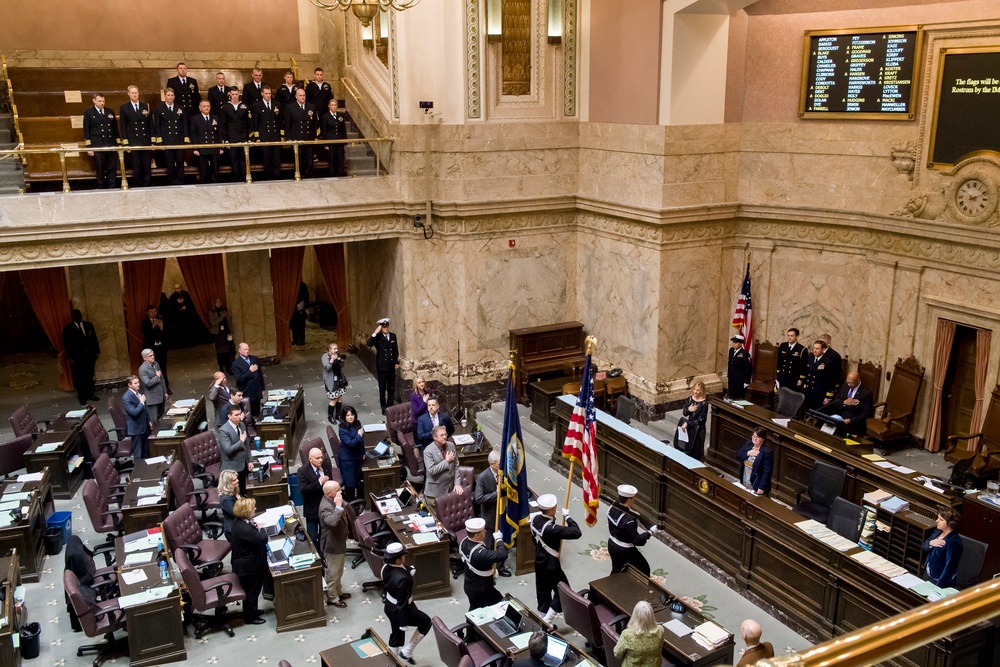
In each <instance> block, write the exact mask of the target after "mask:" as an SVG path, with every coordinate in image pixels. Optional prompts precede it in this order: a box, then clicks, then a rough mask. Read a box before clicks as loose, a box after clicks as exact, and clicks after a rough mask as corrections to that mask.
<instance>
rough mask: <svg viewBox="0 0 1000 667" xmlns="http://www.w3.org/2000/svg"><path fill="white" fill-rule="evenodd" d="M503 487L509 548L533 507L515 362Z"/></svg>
mask: <svg viewBox="0 0 1000 667" xmlns="http://www.w3.org/2000/svg"><path fill="white" fill-rule="evenodd" d="M500 472H501V474H502V477H501V478H500V489H499V493H498V494H497V511H498V512H499V514H500V520H499V521H498V522H497V525H498V526H499V530H500V532H501V533H502V534H503V538H502V539H503V543H504V545H506V546H507V548H508V549H509V548H511V547H513V546H514V540H515V539H516V538H517V529H518V527H519V526H521V525H523V524H526V523H527V522H528V518H529V515H530V514H531V507H530V506H529V504H528V501H529V497H528V495H529V494H528V470H527V467H526V466H525V461H524V441H523V440H522V439H521V422H520V420H519V419H518V414H517V400H516V399H515V398H514V367H513V364H511V368H510V377H508V378H507V404H506V406H505V408H504V413H503V436H502V440H501V443H500Z"/></svg>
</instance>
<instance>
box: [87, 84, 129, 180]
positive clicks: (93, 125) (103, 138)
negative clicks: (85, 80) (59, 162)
mask: <svg viewBox="0 0 1000 667" xmlns="http://www.w3.org/2000/svg"><path fill="white" fill-rule="evenodd" d="M83 140H84V143H86V144H87V148H107V147H111V146H117V145H118V144H120V143H121V139H119V138H118V121H117V120H116V119H115V112H114V111H112V110H111V109H105V108H104V95H101V94H100V93H97V94H96V95H94V106H92V107H91V108H89V109H87V110H86V111H85V112H84V113H83ZM87 155H90V156H92V157H93V158H94V169H95V170H96V171H97V187H99V188H102V189H113V188H117V187H118V155H117V154H115V153H114V152H112V151H98V152H96V153H95V152H94V151H87Z"/></svg>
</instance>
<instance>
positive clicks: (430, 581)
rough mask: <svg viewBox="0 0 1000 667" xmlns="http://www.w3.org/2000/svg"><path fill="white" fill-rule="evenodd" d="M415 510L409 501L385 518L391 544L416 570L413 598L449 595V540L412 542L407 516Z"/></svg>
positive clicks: (411, 528)
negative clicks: (399, 546) (401, 549)
mask: <svg viewBox="0 0 1000 667" xmlns="http://www.w3.org/2000/svg"><path fill="white" fill-rule="evenodd" d="M368 498H369V501H371V498H372V494H368ZM416 511H417V509H416V502H411V503H410V505H409V506H407V507H404V508H403V509H402V510H400V511H399V512H397V513H395V514H389V515H388V516H386V518H385V522H386V524H387V525H388V526H389V529H390V530H391V531H392V533H393V535H394V536H395V538H396V539H395V541H396V542H399V543H400V544H402V545H403V546H404V547H406V551H407V555H406V562H407V564H408V565H412V566H414V567H416V568H417V573H416V574H415V575H414V576H413V598H414V599H415V600H426V599H428V598H439V597H445V596H448V595H451V570H450V568H449V567H448V556H449V554H450V552H451V540H450V539H449V538H448V536H447V535H443V537H440V538H436V539H435V540H434V541H433V542H428V543H427V544H417V543H416V542H414V541H413V536H414V534H415V533H414V530H413V526H412V524H411V523H410V522H409V521H408V520H407V516H408V515H409V514H412V513H415V512H416ZM416 534H420V533H416ZM430 534H433V533H430Z"/></svg>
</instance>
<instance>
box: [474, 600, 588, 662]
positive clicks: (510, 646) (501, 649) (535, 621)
mask: <svg viewBox="0 0 1000 667" xmlns="http://www.w3.org/2000/svg"><path fill="white" fill-rule="evenodd" d="M504 599H505V600H506V601H507V604H513V605H514V607H515V608H516V609H517V610H518V611H519V612H521V626H520V627H519V628H518V631H517V632H515V633H514V634H512V635H510V636H509V637H501V636H500V635H498V634H497V633H495V632H494V631H493V630H492V629H491V628H490V624H492V623H493V621H488V622H484V623H480V624H474V625H473V626H472V627H473V628H475V632H476V634H477V635H479V636H480V637H482V638H483V639H484V640H485V641H486V643H488V644H489V645H490V646H492V647H493V649H494V650H495V651H496V652H497V653H502V654H504V655H506V656H507V657H508V658H509V659H510V660H521V659H525V660H526V659H528V658H529V657H530V656H529V655H528V648H527V647H525V648H522V649H518V648H517V647H516V646H514V642H512V641H511V638H512V637H516V636H518V635H520V634H523V633H526V632H527V633H529V634H530V633H533V632H535V631H538V630H541V631H542V632H545V633H546V634H550V635H553V636H555V637H558V638H559V639H562V640H563V641H564V642H566V643H567V644H568V645H569V648H568V649H567V650H566V660H565V661H564V662H563V665H565V666H566V667H573V666H574V665H580V664H584V665H585V664H587V660H588V658H587V655H586V654H585V653H584V652H583V651H581V650H580V649H578V648H577V647H576V646H574V645H573V643H572V642H570V641H569V640H567V639H566V638H565V637H563V636H562V635H561V634H559V633H558V632H556V631H555V629H554V628H555V626H551V627H550V626H548V625H546V624H545V621H543V620H542V618H541V617H540V616H539V615H538V614H537V613H536V612H535V610H534V609H533V608H532V607H530V606H529V605H526V604H524V603H523V602H521V600H519V599H518V598H516V597H514V596H513V595H511V594H510V593H507V594H506V595H504ZM591 664H593V663H591Z"/></svg>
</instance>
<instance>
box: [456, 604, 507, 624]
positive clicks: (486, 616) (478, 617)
mask: <svg viewBox="0 0 1000 667" xmlns="http://www.w3.org/2000/svg"><path fill="white" fill-rule="evenodd" d="M506 611H507V603H506V602H497V603H496V604H491V605H489V606H488V607H480V608H479V609H473V610H472V611H467V612H465V618H466V619H468V621H469V623H472V624H473V625H482V624H483V623H490V622H492V621H495V620H497V619H498V618H500V617H501V616H503V615H504V613H505V612H506Z"/></svg>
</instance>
